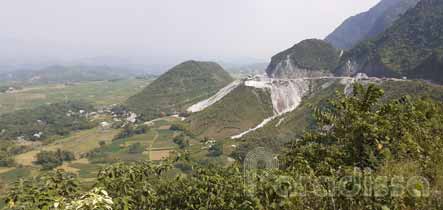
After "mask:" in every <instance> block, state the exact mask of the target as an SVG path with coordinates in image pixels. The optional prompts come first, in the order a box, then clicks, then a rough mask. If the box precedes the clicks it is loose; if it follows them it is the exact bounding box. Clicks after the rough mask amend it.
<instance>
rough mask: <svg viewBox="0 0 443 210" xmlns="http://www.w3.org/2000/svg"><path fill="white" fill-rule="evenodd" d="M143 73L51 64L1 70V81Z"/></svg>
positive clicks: (89, 78) (70, 79)
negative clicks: (32, 67) (24, 68)
mask: <svg viewBox="0 0 443 210" xmlns="http://www.w3.org/2000/svg"><path fill="white" fill-rule="evenodd" d="M137 75H143V74H142V73H140V72H137V71H133V70H127V69H120V68H113V67H108V66H49V67H46V68H42V69H39V70H15V71H9V72H0V82H2V83H7V84H17V83H18V84H47V83H66V82H81V81H98V80H115V79H123V78H128V77H133V76H137Z"/></svg>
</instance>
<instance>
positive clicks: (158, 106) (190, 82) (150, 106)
mask: <svg viewBox="0 0 443 210" xmlns="http://www.w3.org/2000/svg"><path fill="white" fill-rule="evenodd" d="M232 81H233V78H232V77H231V76H230V75H229V73H227V72H226V71H225V70H224V69H223V68H222V67H221V66H220V65H218V64H216V63H213V62H198V61H187V62H184V63H182V64H179V65H177V66H175V67H174V68H172V69H171V70H169V71H168V72H166V73H165V74H163V75H162V76H160V77H159V78H158V79H156V80H155V81H154V82H152V83H151V84H149V85H148V86H147V87H146V88H145V89H144V90H143V91H142V92H140V93H138V94H136V95H134V96H132V97H131V98H129V99H128V101H127V103H126V105H127V107H128V108H129V109H130V110H132V111H134V112H136V113H138V114H141V117H142V118H143V119H153V118H157V117H159V116H161V115H164V114H168V115H169V114H173V113H179V112H183V111H185V110H186V108H188V107H189V106H191V105H193V104H195V103H197V102H199V101H201V100H203V99H206V98H208V97H210V96H212V95H213V94H215V93H216V92H217V91H218V90H219V89H221V88H222V87H224V86H226V85H228V84H229V83H231V82H232Z"/></svg>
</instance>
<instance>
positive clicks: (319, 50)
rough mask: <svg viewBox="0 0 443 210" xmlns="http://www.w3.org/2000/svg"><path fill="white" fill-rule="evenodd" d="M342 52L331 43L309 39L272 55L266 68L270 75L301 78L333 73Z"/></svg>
mask: <svg viewBox="0 0 443 210" xmlns="http://www.w3.org/2000/svg"><path fill="white" fill-rule="evenodd" d="M339 56H340V52H339V51H338V50H337V49H335V48H334V47H333V46H332V45H330V44H329V43H327V42H325V41H322V40H318V39H308V40H304V41H301V42H300V43H297V44H296V45H294V46H293V47H291V48H289V49H287V50H285V51H283V52H281V53H278V54H277V55H275V56H273V57H272V60H271V63H270V64H269V66H268V68H267V69H266V73H267V74H268V76H270V77H275V78H299V77H309V76H316V75H325V74H331V72H332V70H333V69H334V68H335V67H336V66H337V64H338V61H339Z"/></svg>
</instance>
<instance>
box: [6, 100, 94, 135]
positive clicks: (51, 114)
mask: <svg viewBox="0 0 443 210" xmlns="http://www.w3.org/2000/svg"><path fill="white" fill-rule="evenodd" d="M92 110H93V106H92V105H91V104H88V103H84V102H65V103H56V104H51V105H43V106H40V107H37V108H34V109H27V110H19V111H16V112H13V113H8V114H4V115H2V116H1V117H0V131H1V132H0V139H4V140H16V139H17V138H19V137H21V138H23V139H25V140H35V141H41V140H45V139H48V138H49V137H52V136H55V135H59V136H64V135H67V134H69V133H70V132H71V131H75V130H82V129H89V128H92V127H93V126H94V125H95V124H94V123H92V122H90V121H89V120H88V119H87V118H86V116H85V113H87V112H90V111H92ZM80 112H83V114H81V113H80Z"/></svg>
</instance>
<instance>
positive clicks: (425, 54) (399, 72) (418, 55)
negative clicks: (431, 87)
mask: <svg viewBox="0 0 443 210" xmlns="http://www.w3.org/2000/svg"><path fill="white" fill-rule="evenodd" d="M442 11H443V1H442V0H422V1H420V2H419V3H418V4H417V6H416V7H414V8H413V9H411V10H409V11H408V12H406V13H405V14H404V15H403V16H402V17H401V18H400V19H398V20H397V21H396V22H395V23H394V24H393V26H392V27H390V28H389V29H387V30H386V31H385V32H383V33H382V34H381V35H380V36H379V37H378V38H377V39H374V40H371V41H366V42H363V43H361V44H359V45H358V46H356V47H355V48H353V49H352V50H350V51H349V52H348V53H345V54H344V56H343V57H342V60H341V64H340V66H339V68H338V69H337V72H336V73H337V74H339V75H352V74H355V73H357V72H363V73H366V74H367V75H369V76H377V77H404V76H406V77H408V78H414V79H425V80H431V81H434V82H440V83H441V82H443V39H442V37H443V12H442Z"/></svg>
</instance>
